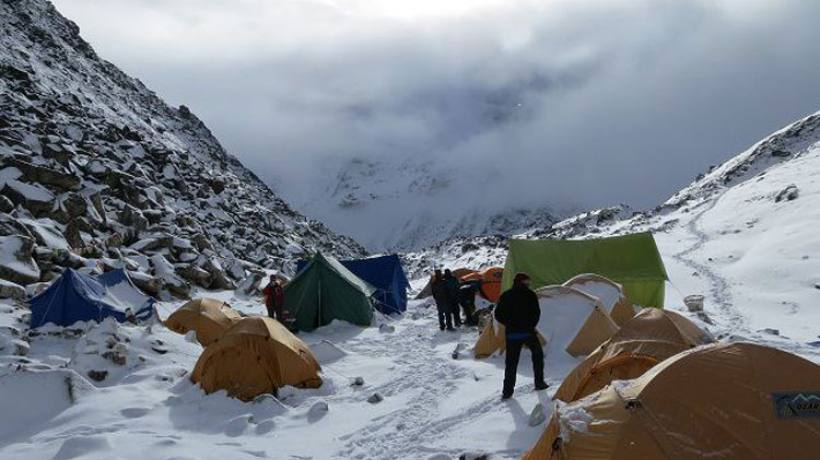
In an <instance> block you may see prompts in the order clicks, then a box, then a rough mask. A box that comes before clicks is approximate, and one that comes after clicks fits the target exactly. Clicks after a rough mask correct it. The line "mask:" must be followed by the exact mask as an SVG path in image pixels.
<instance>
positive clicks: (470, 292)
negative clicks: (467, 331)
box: [458, 280, 481, 326]
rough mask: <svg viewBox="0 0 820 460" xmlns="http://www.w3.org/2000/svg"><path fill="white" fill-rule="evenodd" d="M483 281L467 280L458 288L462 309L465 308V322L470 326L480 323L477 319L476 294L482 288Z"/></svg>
mask: <svg viewBox="0 0 820 460" xmlns="http://www.w3.org/2000/svg"><path fill="white" fill-rule="evenodd" d="M480 286H481V283H480V282H479V281H475V280H472V281H465V282H463V283H461V286H460V287H459V289H458V293H459V299H458V300H459V303H460V304H461V309H462V310H464V317H465V323H466V324H467V325H468V326H475V325H476V324H478V323H477V322H476V320H475V295H476V293H477V292H478V290H479V289H480Z"/></svg>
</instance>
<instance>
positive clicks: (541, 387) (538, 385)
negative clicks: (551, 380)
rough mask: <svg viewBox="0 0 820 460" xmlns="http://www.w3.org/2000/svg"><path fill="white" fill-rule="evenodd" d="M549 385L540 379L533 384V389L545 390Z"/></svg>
mask: <svg viewBox="0 0 820 460" xmlns="http://www.w3.org/2000/svg"><path fill="white" fill-rule="evenodd" d="M549 387H550V386H549V384H548V383H547V382H544V381H541V382H538V383H536V384H535V391H541V390H546V389H547V388H549Z"/></svg>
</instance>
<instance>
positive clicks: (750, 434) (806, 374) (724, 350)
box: [524, 343, 820, 460]
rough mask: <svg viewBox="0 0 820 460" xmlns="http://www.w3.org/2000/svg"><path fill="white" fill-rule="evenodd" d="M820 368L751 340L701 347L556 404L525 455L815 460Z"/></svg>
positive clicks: (544, 459)
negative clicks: (545, 425)
mask: <svg viewBox="0 0 820 460" xmlns="http://www.w3.org/2000/svg"><path fill="white" fill-rule="evenodd" d="M818 400H820V366H818V365H817V364H814V363H812V362H811V361H808V360H806V359H803V358H801V357H799V356H796V355H793V354H790V353H787V352H785V351H781V350H778V349H776V348H770V347H765V346H761V345H756V344H751V343H729V344H725V343H724V344H716V345H707V346H703V347H699V348H695V349H693V350H689V351H686V352H683V353H680V354H678V355H676V356H675V357H673V358H670V359H668V360H666V361H664V362H663V363H661V364H659V365H657V366H655V367H654V368H652V370H650V371H649V372H647V373H646V374H644V375H643V376H642V377H640V378H638V379H635V380H630V381H626V382H623V383H622V384H619V385H610V386H608V387H606V388H604V389H603V390H601V391H599V392H597V393H594V394H592V395H590V396H588V397H586V398H584V399H581V400H579V401H576V402H574V403H571V404H569V405H566V406H559V407H558V409H557V410H556V411H555V412H554V413H553V417H552V420H551V421H550V423H549V425H548V426H547V429H546V431H545V432H544V434H543V435H542V436H541V438H540V439H539V440H538V442H537V443H536V445H535V447H534V448H533V449H532V450H531V451H530V452H528V453H527V454H526V455H524V459H526V460H536V459H540V460H636V459H640V460H699V459H703V458H711V459H720V460H786V459H788V460H814V459H816V458H818V454H817V452H815V450H814V446H815V445H816V444H817V441H818V439H820V409H818V403H817V401H818Z"/></svg>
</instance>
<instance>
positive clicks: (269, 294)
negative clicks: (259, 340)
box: [262, 275, 285, 324]
mask: <svg viewBox="0 0 820 460" xmlns="http://www.w3.org/2000/svg"><path fill="white" fill-rule="evenodd" d="M262 294H263V295H264V296H265V307H266V308H267V309H268V316H269V317H270V318H273V319H275V320H277V321H279V322H280V323H283V324H284V322H285V312H284V306H285V290H284V289H282V285H281V284H280V283H279V280H278V279H277V278H276V275H271V276H270V282H268V285H267V286H265V289H263V290H262Z"/></svg>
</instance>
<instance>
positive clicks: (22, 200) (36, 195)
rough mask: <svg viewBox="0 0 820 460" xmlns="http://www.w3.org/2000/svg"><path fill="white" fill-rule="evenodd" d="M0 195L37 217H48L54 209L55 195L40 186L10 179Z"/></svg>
mask: <svg viewBox="0 0 820 460" xmlns="http://www.w3.org/2000/svg"><path fill="white" fill-rule="evenodd" d="M0 193H2V194H3V195H4V196H6V197H7V198H8V199H9V200H11V202H12V203H14V205H15V206H22V207H23V208H25V209H27V210H29V211H30V212H31V213H32V214H34V215H35V216H48V214H49V213H50V212H51V209H52V207H53V205H52V202H53V201H54V195H53V194H52V193H51V192H49V191H48V190H47V189H45V188H43V187H41V186H39V185H33V184H26V183H24V182H20V181H18V180H15V179H9V180H6V181H5V184H4V185H3V188H2V190H0Z"/></svg>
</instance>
